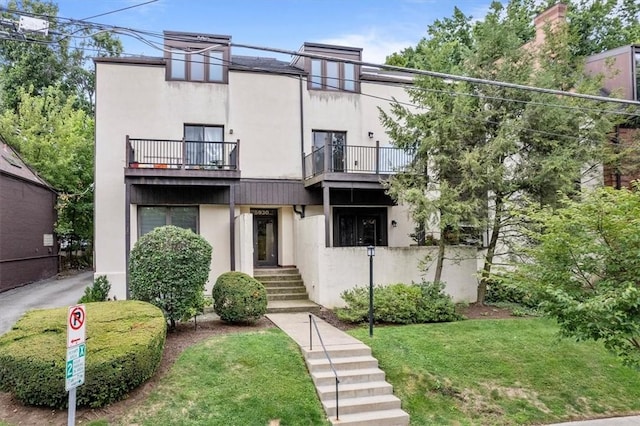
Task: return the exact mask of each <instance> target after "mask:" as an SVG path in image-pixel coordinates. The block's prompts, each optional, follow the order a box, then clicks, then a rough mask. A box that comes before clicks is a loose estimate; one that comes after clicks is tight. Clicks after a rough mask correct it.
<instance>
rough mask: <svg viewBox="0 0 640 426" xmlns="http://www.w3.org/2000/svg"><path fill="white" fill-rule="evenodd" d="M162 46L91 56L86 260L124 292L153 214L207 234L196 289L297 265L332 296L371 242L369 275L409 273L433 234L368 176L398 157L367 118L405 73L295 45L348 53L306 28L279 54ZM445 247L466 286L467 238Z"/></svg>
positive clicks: (362, 269) (322, 296)
mask: <svg viewBox="0 0 640 426" xmlns="http://www.w3.org/2000/svg"><path fill="white" fill-rule="evenodd" d="M165 48H166V51H167V53H166V55H165V57H164V58H149V57H140V58H97V59H96V94H97V95H96V170H95V227H96V229H95V266H96V274H97V275H107V276H108V278H109V281H110V282H111V284H112V295H114V296H116V297H117V298H119V299H122V298H125V297H126V296H127V294H128V290H127V283H126V282H127V281H126V264H127V260H128V256H129V252H130V250H131V247H132V246H133V244H135V242H136V241H137V239H138V238H139V236H140V235H143V234H144V233H146V232H148V231H150V230H151V229H153V228H154V227H157V226H161V225H164V224H173V225H178V226H182V227H185V228H190V229H192V230H194V231H195V232H197V233H199V234H200V235H202V236H203V237H205V238H206V239H207V240H208V241H209V242H210V243H211V245H212V246H213V256H212V267H211V273H210V277H209V283H208V286H207V289H210V288H211V286H212V285H213V283H214V282H215V279H216V278H217V276H218V275H219V274H221V273H222V272H225V271H228V270H239V271H243V272H246V273H249V274H251V275H253V273H254V270H255V269H257V268H273V267H281V266H291V265H295V266H297V268H298V269H299V270H300V273H301V274H302V277H303V279H304V284H305V286H306V288H307V291H308V293H309V295H310V298H311V299H312V300H313V301H315V302H317V303H320V304H322V305H325V306H329V307H332V306H335V305H339V304H340V303H341V299H340V296H339V295H340V292H341V291H343V290H345V289H348V288H352V287H354V286H356V285H364V284H366V283H368V278H369V274H368V266H369V262H368V258H367V254H366V249H365V248H364V247H365V246H368V245H375V246H376V253H375V262H374V264H375V268H374V280H375V282H376V283H378V284H388V283H393V282H406V283H410V282H412V281H416V282H418V281H420V280H421V278H422V275H423V273H422V272H421V271H420V268H419V265H420V262H421V261H423V260H424V259H425V257H426V256H427V255H428V254H430V253H432V252H433V248H430V247H416V246H413V244H414V241H413V240H412V238H411V237H410V234H411V233H413V232H414V228H415V226H414V224H413V222H412V221H411V219H410V215H409V212H408V209H407V208H406V207H404V206H398V205H395V204H394V202H393V201H392V200H391V199H390V198H389V196H387V195H386V194H385V189H384V186H383V184H382V183H381V182H383V181H384V180H385V179H387V178H388V177H389V176H390V175H391V174H393V173H395V172H396V171H398V170H401V169H402V168H403V166H404V165H406V164H407V163H408V162H409V161H411V155H410V154H409V153H406V152H404V151H402V150H399V149H396V148H393V147H391V146H390V143H389V141H388V138H387V136H386V134H385V129H384V128H383V126H382V125H381V123H380V119H379V108H383V109H385V110H388V109H389V104H390V102H391V101H392V99H397V100H400V101H408V95H407V93H406V92H405V90H404V86H405V85H406V84H407V83H410V81H411V79H410V78H409V77H408V76H406V75H400V74H398V73H391V72H382V71H380V70H377V69H368V68H363V67H361V66H359V65H356V64H352V63H348V62H342V61H340V60H339V59H336V60H335V61H334V60H328V59H318V58H312V57H309V56H307V55H308V54H311V55H318V54H320V55H325V56H330V57H335V58H342V59H345V60H354V61H359V60H360V59H361V53H362V50H361V49H358V48H352V47H341V46H328V45H322V44H316V43H305V44H304V45H303V46H302V47H301V49H300V51H299V55H298V56H296V57H295V58H294V60H293V61H291V62H290V63H287V62H283V61H279V60H276V59H273V58H263V57H247V56H234V55H232V53H231V48H230V37H229V36H219V35H208V34H192V33H177V32H165ZM203 49H204V50H203ZM189 52H195V53H189ZM453 250H459V251H460V252H461V253H462V252H464V253H462V254H460V256H458V257H459V258H460V259H462V260H461V261H460V263H457V262H456V259H452V260H450V261H448V262H449V266H450V267H446V268H445V277H444V281H446V282H447V283H448V287H447V291H448V292H449V293H450V294H452V295H453V296H454V299H455V300H457V301H469V302H472V301H474V300H475V297H476V286H477V281H476V278H475V273H476V262H475V254H476V249H475V248H469V247H467V248H463V247H460V248H457V249H453ZM452 257H454V258H455V257H456V256H454V255H450V256H449V258H452ZM460 259H458V260H460ZM429 276H432V273H430V274H428V275H427V278H428V277H429Z"/></svg>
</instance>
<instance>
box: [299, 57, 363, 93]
mask: <svg viewBox="0 0 640 426" xmlns="http://www.w3.org/2000/svg"><path fill="white" fill-rule="evenodd" d="M309 62H310V63H311V65H310V67H309V88H310V89H320V90H343V91H346V92H356V91H358V81H359V76H358V74H357V69H358V68H357V67H356V66H355V65H354V64H347V63H344V62H338V61H327V60H325V59H311V60H310V61H309Z"/></svg>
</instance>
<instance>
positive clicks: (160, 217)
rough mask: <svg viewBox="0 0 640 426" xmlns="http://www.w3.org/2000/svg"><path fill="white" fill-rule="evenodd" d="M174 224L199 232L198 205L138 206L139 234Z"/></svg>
mask: <svg viewBox="0 0 640 426" xmlns="http://www.w3.org/2000/svg"><path fill="white" fill-rule="evenodd" d="M165 225H174V226H178V227H180V228H185V229H191V230H192V231H193V232H195V233H197V232H198V207H197V206H170V207H164V206H163V207H159V206H158V207H155V206H153V207H152V206H139V207H138V236H142V235H144V234H146V233H147V232H151V231H152V230H153V229H154V228H157V227H159V226H165Z"/></svg>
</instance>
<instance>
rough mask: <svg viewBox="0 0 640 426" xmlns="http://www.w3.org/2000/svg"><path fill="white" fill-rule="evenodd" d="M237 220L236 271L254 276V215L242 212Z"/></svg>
mask: <svg viewBox="0 0 640 426" xmlns="http://www.w3.org/2000/svg"><path fill="white" fill-rule="evenodd" d="M235 222H236V233H235V237H236V238H235V239H236V247H235V250H236V271H240V272H244V273H245V274H248V275H251V276H253V215H252V214H251V213H242V214H240V215H238V216H236V218H235Z"/></svg>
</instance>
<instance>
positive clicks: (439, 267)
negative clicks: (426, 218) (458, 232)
mask: <svg viewBox="0 0 640 426" xmlns="http://www.w3.org/2000/svg"><path fill="white" fill-rule="evenodd" d="M444 248H445V240H444V229H441V230H440V241H438V258H437V260H436V273H435V274H434V276H433V281H434V282H437V283H439V282H442V266H443V264H444Z"/></svg>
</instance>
